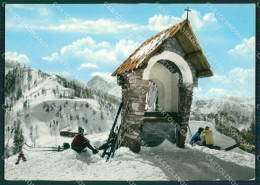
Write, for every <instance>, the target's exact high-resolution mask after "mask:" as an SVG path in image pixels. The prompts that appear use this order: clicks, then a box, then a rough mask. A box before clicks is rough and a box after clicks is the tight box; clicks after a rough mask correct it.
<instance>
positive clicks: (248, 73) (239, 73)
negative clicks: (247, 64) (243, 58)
mask: <svg viewBox="0 0 260 185" xmlns="http://www.w3.org/2000/svg"><path fill="white" fill-rule="evenodd" d="M229 74H230V76H232V78H234V79H237V80H238V81H239V82H240V83H241V84H242V83H244V82H245V81H246V79H248V78H255V70H254V69H243V68H239V67H237V68H235V69H232V70H231V71H230V73H229Z"/></svg>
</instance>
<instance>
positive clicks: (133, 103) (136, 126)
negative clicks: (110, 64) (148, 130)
mask: <svg viewBox="0 0 260 185" xmlns="http://www.w3.org/2000/svg"><path fill="white" fill-rule="evenodd" d="M142 76H143V69H138V70H136V71H134V72H132V73H125V74H122V75H119V76H118V84H119V85H121V86H122V101H123V103H124V105H123V107H122V116H121V119H122V120H121V123H122V124H123V125H122V130H121V138H122V140H121V141H122V145H123V146H128V147H129V148H130V150H132V151H133V152H139V151H140V140H141V126H142V123H143V118H144V110H145V101H146V93H147V92H148V89H149V81H148V80H143V79H142Z"/></svg>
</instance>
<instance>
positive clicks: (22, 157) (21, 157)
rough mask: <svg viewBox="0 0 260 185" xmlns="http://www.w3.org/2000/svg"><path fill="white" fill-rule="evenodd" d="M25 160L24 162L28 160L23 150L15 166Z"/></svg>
mask: <svg viewBox="0 0 260 185" xmlns="http://www.w3.org/2000/svg"><path fill="white" fill-rule="evenodd" d="M21 159H23V162H25V161H27V159H26V158H25V157H24V154H23V151H22V150H21V151H20V152H19V155H18V160H17V162H16V163H15V164H19V162H20V160H21Z"/></svg>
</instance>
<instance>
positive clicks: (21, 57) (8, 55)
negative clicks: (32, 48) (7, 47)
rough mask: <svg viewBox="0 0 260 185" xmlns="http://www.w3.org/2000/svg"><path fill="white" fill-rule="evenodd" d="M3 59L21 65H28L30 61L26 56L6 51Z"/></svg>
mask: <svg viewBox="0 0 260 185" xmlns="http://www.w3.org/2000/svg"><path fill="white" fill-rule="evenodd" d="M5 59H7V60H12V61H18V62H21V63H28V62H30V59H29V58H28V56H27V55H26V54H18V53H17V52H11V51H7V52H6V53H5Z"/></svg>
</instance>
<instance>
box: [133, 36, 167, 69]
mask: <svg viewBox="0 0 260 185" xmlns="http://www.w3.org/2000/svg"><path fill="white" fill-rule="evenodd" d="M168 36H169V31H167V32H164V33H162V34H161V35H160V36H158V37H155V38H154V39H152V40H151V41H150V42H149V43H148V44H146V45H145V46H144V47H141V48H140V50H138V51H137V52H136V53H135V54H134V55H133V56H132V57H131V59H132V60H133V59H139V62H138V64H137V65H136V68H138V66H139V65H140V64H141V63H142V62H143V60H144V59H145V57H146V56H147V55H148V54H149V53H151V52H152V51H153V50H154V49H155V48H156V47H157V46H159V45H160V44H161V43H162V42H163V41H164V40H165V39H166V38H168Z"/></svg>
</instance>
